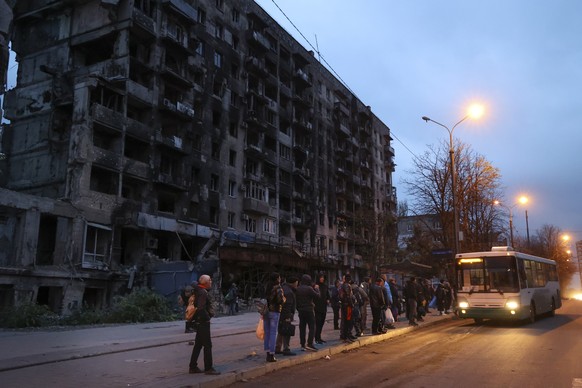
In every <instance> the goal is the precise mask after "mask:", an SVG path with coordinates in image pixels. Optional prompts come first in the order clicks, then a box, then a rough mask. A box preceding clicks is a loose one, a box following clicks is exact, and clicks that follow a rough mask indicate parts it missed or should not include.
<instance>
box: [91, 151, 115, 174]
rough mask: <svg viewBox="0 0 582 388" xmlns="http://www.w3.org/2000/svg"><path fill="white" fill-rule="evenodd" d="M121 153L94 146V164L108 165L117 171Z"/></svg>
mask: <svg viewBox="0 0 582 388" xmlns="http://www.w3.org/2000/svg"><path fill="white" fill-rule="evenodd" d="M119 159H120V155H119V154H117V153H115V152H111V151H109V150H105V149H103V148H99V147H93V164H96V165H99V166H103V167H108V168H110V169H114V170H116V171H118V170H119V166H120V160H119Z"/></svg>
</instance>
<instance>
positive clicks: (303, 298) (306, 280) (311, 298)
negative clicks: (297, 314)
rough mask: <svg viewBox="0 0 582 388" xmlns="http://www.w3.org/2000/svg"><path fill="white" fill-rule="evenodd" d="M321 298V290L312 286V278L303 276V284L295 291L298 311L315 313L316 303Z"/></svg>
mask: <svg viewBox="0 0 582 388" xmlns="http://www.w3.org/2000/svg"><path fill="white" fill-rule="evenodd" d="M319 296H320V294H319V290H316V289H314V288H313V287H312V286H311V276H309V275H303V276H302V277H301V284H300V285H299V287H297V290H296V291H295V301H296V303H297V311H305V312H312V313H315V310H314V308H315V301H316V300H318V299H319Z"/></svg>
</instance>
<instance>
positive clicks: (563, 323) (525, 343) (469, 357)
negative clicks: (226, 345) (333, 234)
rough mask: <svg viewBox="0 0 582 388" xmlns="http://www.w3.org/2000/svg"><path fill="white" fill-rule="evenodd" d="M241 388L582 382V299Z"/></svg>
mask: <svg viewBox="0 0 582 388" xmlns="http://www.w3.org/2000/svg"><path fill="white" fill-rule="evenodd" d="M234 386H235V387H243V386H244V387H248V388H250V387H275V386H276V387H278V388H279V387H281V388H284V387H298V386H300V387H306V388H307V387H318V388H320V387H328V386H333V387H334V388H340V387H462V388H465V387H471V388H478V387H504V388H506V387H519V388H521V387H531V388H535V387H540V388H548V387H560V388H562V387H563V388H566V387H568V388H570V387H582V302H578V301H566V302H565V304H564V306H563V307H562V308H561V309H560V310H558V311H557V314H556V316H555V317H544V318H541V319H539V320H538V321H537V322H535V323H534V324H501V323H494V322H487V321H485V323H483V324H480V325H478V324H475V323H474V322H473V321H472V320H452V321H448V322H445V323H441V324H439V325H436V326H431V327H427V328H426V329H423V330H418V331H414V332H411V333H409V334H407V335H406V336H400V337H396V338H393V339H390V340H387V341H384V342H380V343H376V344H372V345H368V346H365V347H361V348H358V349H354V350H351V351H348V352H344V353H341V354H338V355H336V356H334V357H333V358H331V359H330V360H326V359H321V360H315V361H313V362H311V363H309V364H306V365H304V366H299V367H291V368H287V369H284V370H280V371H277V373H271V374H267V375H265V376H263V377H259V378H256V379H252V380H248V381H247V382H239V383H236V384H234Z"/></svg>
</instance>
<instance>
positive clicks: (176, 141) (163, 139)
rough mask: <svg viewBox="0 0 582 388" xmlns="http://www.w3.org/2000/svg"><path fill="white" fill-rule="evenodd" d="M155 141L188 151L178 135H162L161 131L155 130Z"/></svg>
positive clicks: (184, 151) (176, 149)
mask: <svg viewBox="0 0 582 388" xmlns="http://www.w3.org/2000/svg"><path fill="white" fill-rule="evenodd" d="M155 141H156V142H157V143H159V144H162V145H164V146H166V147H168V148H171V149H173V150H175V151H179V152H182V153H189V148H190V147H187V144H186V142H185V140H184V139H182V138H181V137H178V136H164V135H163V134H162V132H161V131H156V134H155Z"/></svg>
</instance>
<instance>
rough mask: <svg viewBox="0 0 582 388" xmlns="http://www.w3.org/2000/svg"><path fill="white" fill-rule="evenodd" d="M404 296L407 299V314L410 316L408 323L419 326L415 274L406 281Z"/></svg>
mask: <svg viewBox="0 0 582 388" xmlns="http://www.w3.org/2000/svg"><path fill="white" fill-rule="evenodd" d="M404 298H405V299H406V315H407V318H408V324H409V325H410V326H418V323H416V315H417V311H416V306H417V303H418V287H417V286H416V279H415V277H414V276H412V277H411V278H410V279H408V280H407V281H406V285H405V286H404Z"/></svg>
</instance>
